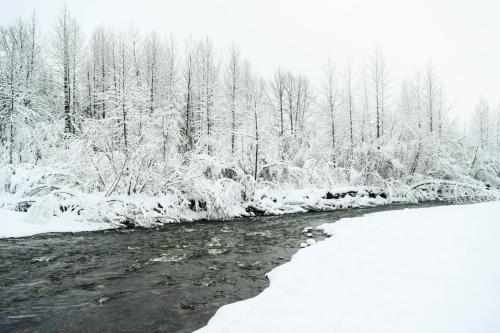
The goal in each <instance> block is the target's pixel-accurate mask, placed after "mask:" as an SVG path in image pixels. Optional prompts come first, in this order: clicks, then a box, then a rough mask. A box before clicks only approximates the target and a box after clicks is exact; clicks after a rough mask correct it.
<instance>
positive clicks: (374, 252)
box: [197, 202, 500, 333]
mask: <svg viewBox="0 0 500 333" xmlns="http://www.w3.org/2000/svg"><path fill="white" fill-rule="evenodd" d="M498 216H500V203H498V202H491V203H481V204H474V205H466V206H446V207H435V208H425V209H406V210H402V211H390V212H382V213H374V214H370V215H367V216H364V217H359V218H351V219H345V220H342V221H339V222H337V223H334V224H325V225H323V226H321V227H320V228H321V229H323V230H325V232H327V233H328V234H330V235H331V236H332V237H331V238H328V239H326V240H325V241H323V242H320V243H318V244H317V245H313V246H310V247H308V248H306V249H303V250H300V251H299V252H298V253H297V254H296V255H295V256H294V257H293V259H292V261H291V262H290V263H287V264H284V265H282V266H280V267H278V268H276V269H274V270H273V271H272V272H271V273H269V278H270V281H271V285H270V287H269V288H267V289H266V290H264V292H262V293H261V294H260V295H258V296H257V297H255V298H252V299H249V300H246V301H242V302H238V303H234V304H231V305H227V306H224V307H222V308H221V309H219V311H218V312H217V313H216V315H215V316H214V317H213V318H212V319H211V320H210V322H209V323H208V325H207V326H206V327H204V328H202V329H200V330H198V331H197V332H198V333H209V332H216V333H223V332H238V333H244V332H336V333H341V332H349V333H352V332H371V333H373V332H384V333H385V332H453V333H456V332H499V331H500V316H498V311H499V309H500V284H499V283H498V282H499V281H500V265H498V263H499V262H500V223H499V222H500V221H499V220H498Z"/></svg>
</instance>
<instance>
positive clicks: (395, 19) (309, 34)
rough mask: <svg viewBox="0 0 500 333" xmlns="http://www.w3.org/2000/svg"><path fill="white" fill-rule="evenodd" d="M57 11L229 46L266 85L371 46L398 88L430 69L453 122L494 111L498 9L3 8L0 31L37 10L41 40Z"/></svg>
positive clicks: (115, 4) (92, 22)
mask: <svg viewBox="0 0 500 333" xmlns="http://www.w3.org/2000/svg"><path fill="white" fill-rule="evenodd" d="M64 2H66V4H67V5H68V7H69V9H70V10H71V12H72V14H73V15H74V16H75V17H76V18H77V20H78V22H79V23H80V25H81V26H82V28H83V29H84V31H85V32H86V33H87V34H88V33H89V32H90V31H91V30H92V29H93V28H94V27H97V26H99V25H105V26H108V27H116V28H121V27H123V26H126V25H129V24H130V23H131V22H133V23H135V25H136V26H138V27H139V29H140V30H141V31H142V32H144V33H146V32H149V31H150V30H153V29H155V30H157V31H158V32H160V33H165V34H168V33H173V34H174V35H175V36H176V38H177V39H178V40H182V39H184V38H185V37H186V36H189V35H192V36H193V37H195V38H196V37H203V36H205V35H209V36H210V37H211V38H212V39H213V40H214V43H215V46H216V47H218V48H221V49H224V48H226V47H227V45H229V43H230V42H231V41H235V42H237V44H238V45H239V46H240V48H241V50H242V52H243V55H244V56H245V57H246V58H248V59H249V60H250V62H251V63H252V64H253V66H254V68H255V69H257V70H258V71H259V72H260V73H261V74H262V75H264V76H269V75H270V74H271V73H272V72H273V71H274V70H275V69H276V68H277V67H279V66H281V67H282V68H283V69H288V70H292V71H296V72H301V73H303V74H306V75H307V76H309V77H310V78H311V79H312V80H315V79H317V78H319V77H320V75H321V70H322V67H323V65H324V63H325V61H326V59H327V58H328V56H332V57H333V58H334V59H336V60H337V61H338V62H340V63H343V62H345V61H346V60H347V58H348V57H350V58H351V60H352V63H353V66H354V67H355V68H360V67H361V66H362V65H363V63H364V62H365V60H366V59H367V56H368V54H369V53H370V52H371V51H372V49H373V48H374V46H375V45H376V44H378V45H379V46H381V48H382V49H383V53H384V55H385V57H386V60H387V63H388V66H389V70H390V75H391V78H392V79H393V80H394V82H395V83H396V84H398V85H399V82H400V79H401V78H402V77H403V76H405V75H412V74H413V73H414V72H415V70H416V69H417V68H424V67H425V66H426V64H427V63H428V61H430V60H432V62H433V64H434V65H435V68H436V69H437V71H438V74H439V76H440V78H441V79H442V80H443V81H444V82H445V83H446V88H447V92H448V98H449V99H450V100H451V101H452V102H453V104H454V110H453V115H456V116H459V117H464V116H466V115H467V114H469V113H470V111H471V110H472V109H473V108H474V105H475V104H476V102H477V100H478V99H479V97H480V96H483V97H485V98H486V99H487V100H488V101H489V102H490V103H491V104H493V105H496V104H497V103H499V102H500V24H499V21H498V18H499V13H500V1H499V0H434V1H432V0H414V1H409V0H351V1H340V0H308V1H306V0H267V1H266V0H165V1H153V0H106V1H105V0H85V1H83V0H67V1H62V0H0V24H10V23H12V22H13V21H14V20H15V19H16V18H17V17H19V16H25V17H27V16H28V15H30V13H31V12H32V11H33V10H36V13H37V15H38V18H39V21H40V23H41V25H42V27H43V29H44V30H45V32H47V33H48V32H50V29H51V27H52V25H53V22H54V20H55V17H56V16H57V15H58V14H59V12H60V10H61V8H62V7H63V4H64Z"/></svg>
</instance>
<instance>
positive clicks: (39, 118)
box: [0, 9, 500, 226]
mask: <svg viewBox="0 0 500 333" xmlns="http://www.w3.org/2000/svg"><path fill="white" fill-rule="evenodd" d="M262 52H265V50H262ZM423 64H424V65H423V66H422V67H423V68H424V69H423V70H420V71H418V72H413V73H411V72H410V73H408V76H407V78H406V79H405V80H403V81H402V82H396V81H395V80H393V79H391V73H390V64H388V63H386V60H385V57H384V54H383V50H382V48H380V47H375V48H373V49H372V50H367V52H366V57H365V61H364V62H363V63H357V64H355V65H354V64H352V63H350V62H349V61H347V62H344V61H336V60H333V59H329V58H328V55H325V62H324V63H323V64H317V66H318V67H321V68H322V71H323V77H322V79H321V80H314V81H313V80H310V79H309V78H307V77H306V76H304V75H302V74H301V73H294V72H290V71H288V70H287V69H285V68H279V67H277V68H276V70H275V71H274V73H273V74H272V75H270V76H269V77H264V76H261V75H259V74H258V73H257V71H256V70H255V69H254V68H253V67H252V65H251V62H250V60H247V59H246V58H245V57H244V55H243V54H242V53H241V51H240V49H239V48H238V46H237V45H236V44H229V45H228V46H226V47H224V46H222V47H221V46H220V45H218V46H216V45H214V44H213V42H212V40H211V39H210V37H208V36H207V37H205V38H202V39H200V40H195V39H193V38H189V39H187V40H181V41H179V40H177V39H176V38H175V36H173V35H171V34H169V33H168V32H163V33H159V32H149V33H143V32H140V31H139V30H138V29H137V28H135V27H134V26H133V25H131V26H127V27H123V29H121V30H112V29H109V28H106V27H98V28H96V29H95V30H94V31H93V32H92V33H91V34H90V35H89V36H85V35H84V33H83V32H82V29H81V28H80V26H79V24H78V22H77V20H75V18H74V17H73V16H72V15H71V13H70V12H69V10H67V9H64V10H63V11H62V12H61V13H60V14H59V16H58V19H57V21H56V22H54V24H53V29H52V30H51V32H50V33H47V34H44V35H42V33H41V29H40V28H39V24H38V21H37V17H36V15H35V14H34V15H33V16H31V17H27V18H22V19H18V20H17V21H16V22H15V23H14V24H12V25H7V26H2V27H0V140H1V146H0V166H1V168H0V206H1V208H5V209H11V210H17V211H22V212H27V213H28V214H29V216H31V218H32V219H37V220H43V219H49V218H51V217H53V216H60V215H71V216H74V217H75V218H79V219H84V220H92V221H103V222H107V223H111V224H113V225H116V226H154V225H158V224H162V223H168V222H176V221H188V220H198V219H209V220H212V219H229V218H234V217H238V216H248V215H259V214H282V213H292V212H303V211H314V210H330V209H336V208H339V207H344V208H345V207H354V206H363V205H378V204H385V203H390V202H397V201H404V202H415V201H425V200H436V199H438V200H451V201H477V200H491V199H494V198H498V192H497V189H498V188H500V108H499V107H493V106H490V104H489V103H488V101H486V100H484V99H482V98H480V97H479V96H478V103H477V106H476V108H475V110H471V117H470V119H469V120H468V121H467V122H463V121H461V120H457V119H455V118H454V117H453V101H452V100H450V99H449V97H448V96H447V94H446V85H445V82H442V80H441V79H440V77H439V71H438V69H437V68H435V67H434V66H433V65H432V62H430V61H428V62H426V59H423ZM415 65H419V64H415ZM457 70H459V69H457ZM470 84H474V83H473V82H471V83H470Z"/></svg>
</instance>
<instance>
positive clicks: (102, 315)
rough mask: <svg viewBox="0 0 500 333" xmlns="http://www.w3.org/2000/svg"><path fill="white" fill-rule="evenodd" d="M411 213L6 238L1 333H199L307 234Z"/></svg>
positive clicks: (258, 285) (0, 272)
mask: <svg viewBox="0 0 500 333" xmlns="http://www.w3.org/2000/svg"><path fill="white" fill-rule="evenodd" d="M432 205H435V204H425V205H422V204H421V205H419V206H418V207H425V206H432ZM407 207H414V206H410V205H391V206H385V207H374V208H358V209H350V210H339V211H333V212H324V213H309V214H295V215H286V216H269V217H255V218H242V219H237V220H234V221H229V222H196V223H183V224H170V225H167V226H165V227H162V228H161V229H157V230H145V229H136V230H108V231H99V232H82V233H74V234H71V233H52V234H44V235H38V236H32V237H26V238H17V239H0V332H192V331H193V330H195V329H197V328H200V327H202V326H204V325H206V323H207V322H208V320H209V319H210V317H211V316H213V315H214V313H215V311H217V309H218V308H219V307H221V306H222V305H224V304H228V303H232V302H235V301H239V300H242V299H246V298H249V297H253V296H255V295H257V294H258V293H260V292H261V291H262V290H263V289H264V288H266V287H267V286H268V280H267V279H266V276H265V273H266V272H269V271H271V270H272V269H273V268H275V267H277V266H279V265H281V264H283V263H284V262H286V261H288V260H290V258H291V256H292V255H293V254H294V253H295V252H297V250H298V249H299V245H300V243H302V242H304V241H305V240H306V239H307V238H308V236H307V235H306V234H305V233H304V232H303V229H304V228H305V227H309V226H311V227H315V226H317V225H320V224H323V223H328V222H335V221H337V220H339V219H341V218H345V217H354V216H360V215H363V214H366V213H372V212H377V211H386V210H394V209H404V208H407ZM323 237H324V235H323V234H322V233H320V232H317V231H315V230H313V231H312V236H311V238H314V239H316V240H321V239H322V238H323Z"/></svg>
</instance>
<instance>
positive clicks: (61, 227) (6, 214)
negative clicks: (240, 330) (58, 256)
mask: <svg viewBox="0 0 500 333" xmlns="http://www.w3.org/2000/svg"><path fill="white" fill-rule="evenodd" d="M112 227H113V226H112V225H109V224H106V223H98V222H88V221H79V220H78V219H76V218H75V217H74V216H71V215H66V216H57V217H56V216H54V217H52V218H50V219H43V220H42V219H33V218H30V215H29V214H28V213H22V212H16V211H12V210H8V209H0V238H6V237H26V236H33V235H36V234H42V233H47V232H79V231H95V230H103V229H109V228H112Z"/></svg>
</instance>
